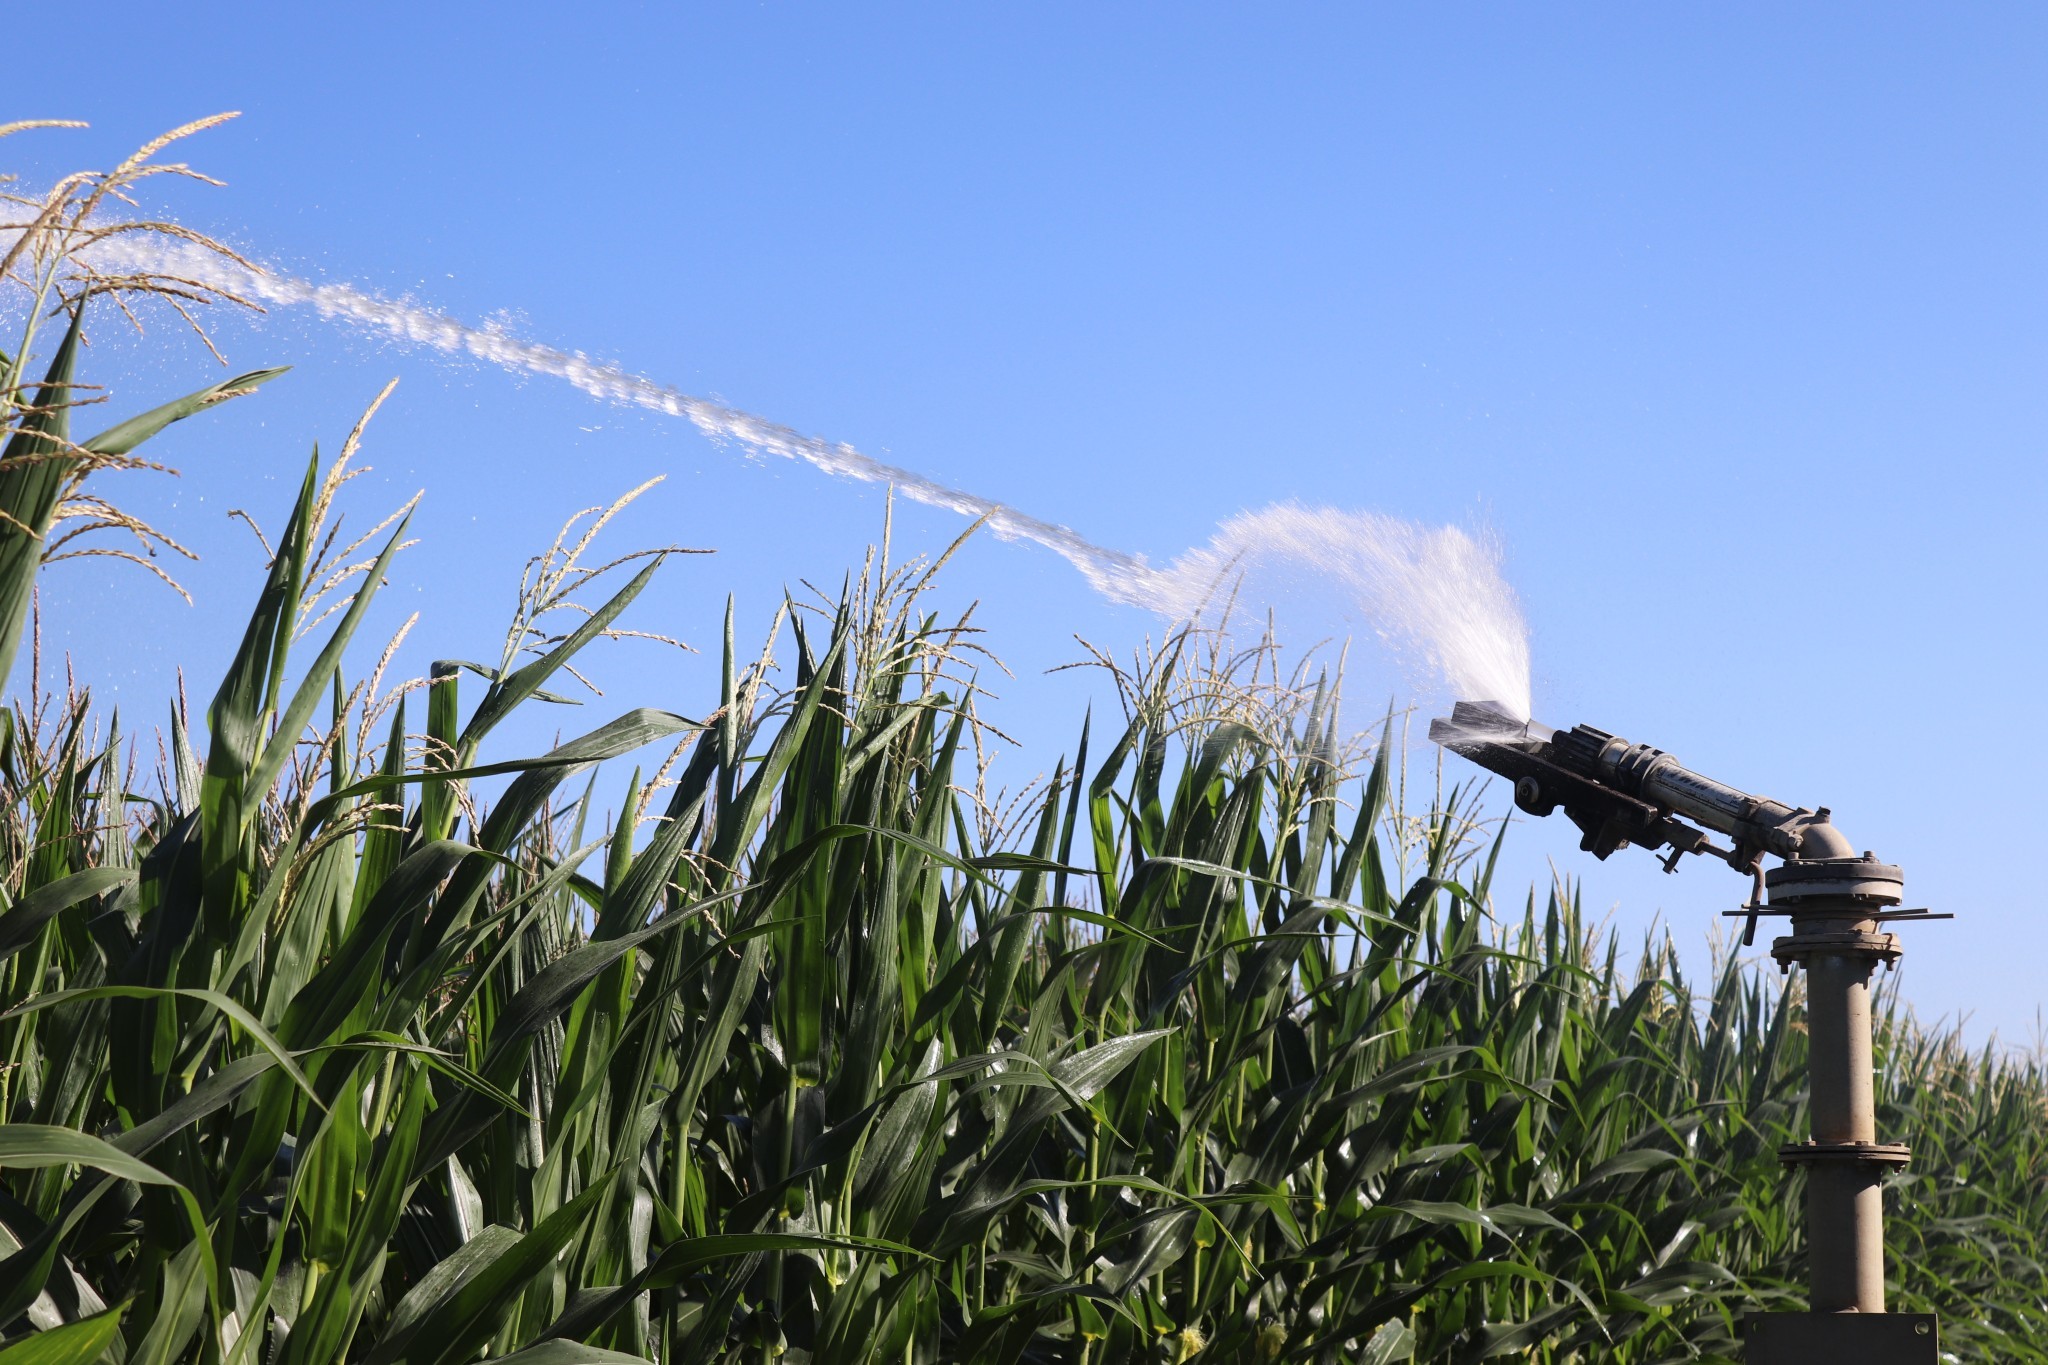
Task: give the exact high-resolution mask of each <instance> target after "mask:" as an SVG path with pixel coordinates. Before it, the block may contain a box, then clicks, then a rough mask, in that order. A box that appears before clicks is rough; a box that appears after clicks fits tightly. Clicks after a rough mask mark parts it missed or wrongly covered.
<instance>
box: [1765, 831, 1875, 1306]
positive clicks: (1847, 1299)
mask: <svg viewBox="0 0 2048 1365" xmlns="http://www.w3.org/2000/svg"><path fill="white" fill-rule="evenodd" d="M1767 880H1768V882H1769V883H1770V887H1771V904H1772V906H1773V907H1781V908H1783V909H1786V910H1789V911H1790V912H1791V915H1792V926H1793V932H1792V934H1791V935H1790V936H1789V937H1786V938H1781V939H1778V940H1777V941H1776V942H1775V943H1773V944H1772V945H1771V955H1772V956H1773V957H1775V958H1776V959H1777V960H1778V962H1779V963H1780V964H1781V965H1782V966H1784V968H1785V969H1786V970H1787V971H1789V970H1791V969H1792V968H1793V967H1795V966H1797V967H1803V968H1805V969H1806V1028H1807V1045H1808V1046H1807V1078H1808V1096H1809V1098H1808V1108H1809V1112H1810V1117H1811V1123H1812V1137H1811V1138H1810V1139H1809V1140H1808V1141H1806V1142H1802V1143H1795V1144H1793V1145H1792V1146H1790V1147H1786V1148H1784V1149H1782V1150H1781V1151H1780V1153H1779V1155H1780V1157H1781V1158H1782V1159H1783V1160H1784V1161H1785V1162H1786V1163H1787V1164H1788V1165H1798V1166H1803V1167H1804V1168H1805V1170H1806V1239H1807V1255H1808V1276H1809V1289H1810V1297H1811V1308H1812V1311H1813V1312H1816V1313H1882V1312H1884V1311H1885V1302H1884V1198H1883V1190H1882V1183H1883V1180H1884V1174H1885V1172H1886V1171H1887V1170H1890V1169H1893V1168H1895V1167H1897V1166H1900V1165H1903V1164H1904V1163H1905V1160H1906V1156H1907V1152H1906V1149H1905V1147H1904V1146H1903V1145H1900V1144H1896V1143H1881V1142H1879V1141H1878V1140H1877V1105H1876V1082H1875V1070H1876V1068H1875V1066H1874V1059H1873V1056H1872V1044H1871V1019H1870V977H1871V973H1872V971H1873V970H1874V969H1875V968H1876V967H1877V964H1878V963H1880V962H1887V963H1888V962H1893V961H1896V960H1897V958H1898V955H1899V947H1898V939H1897V938H1896V937H1895V936H1893V935H1891V934H1888V933H1884V932H1882V923H1883V922H1882V921H1881V920H1880V919H1878V918H1877V916H1879V915H1880V914H1881V913H1882V912H1883V910H1884V908H1885V907H1887V906H1893V905H1897V904H1898V903H1899V898H1900V895H1901V893H1902V878H1901V877H1900V874H1899V870H1898V869H1897V868H1895V867H1889V866H1886V865H1884V864H1881V863H1878V862H1876V861H1875V860H1874V859H1869V858H1867V856H1866V858H1860V859H1859V858H1827V859H1813V860H1807V861H1793V862H1788V863H1786V864H1785V865H1784V866H1783V867H1780V868H1776V869H1774V870H1773V871H1772V872H1771V873H1769V874H1768V875H1767Z"/></svg>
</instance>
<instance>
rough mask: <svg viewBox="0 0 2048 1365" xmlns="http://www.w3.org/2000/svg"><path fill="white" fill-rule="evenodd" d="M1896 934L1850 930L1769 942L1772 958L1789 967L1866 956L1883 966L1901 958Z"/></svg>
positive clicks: (1797, 935)
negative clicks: (1824, 959) (1821, 959)
mask: <svg viewBox="0 0 2048 1365" xmlns="http://www.w3.org/2000/svg"><path fill="white" fill-rule="evenodd" d="M1905 953H1906V950H1905V949H1904V948H1901V947H1900V946H1899V936H1898V935H1897V934H1872V933H1862V932H1859V931H1855V930H1850V931H1846V932H1842V933H1833V934H1792V935H1790V936H1789V937H1786V938H1774V939H1772V940H1771V956H1772V957H1773V958H1776V959H1777V961H1778V965H1779V966H1782V967H1790V966H1791V965H1792V964H1793V963H1795V962H1804V961H1806V959H1808V958H1810V957H1867V958H1869V959H1870V960H1871V961H1873V962H1882V963H1884V964H1885V965H1886V966H1890V965H1891V964H1892V963H1894V962H1897V961H1898V960H1899V959H1900V958H1901V957H1904V956H1905Z"/></svg>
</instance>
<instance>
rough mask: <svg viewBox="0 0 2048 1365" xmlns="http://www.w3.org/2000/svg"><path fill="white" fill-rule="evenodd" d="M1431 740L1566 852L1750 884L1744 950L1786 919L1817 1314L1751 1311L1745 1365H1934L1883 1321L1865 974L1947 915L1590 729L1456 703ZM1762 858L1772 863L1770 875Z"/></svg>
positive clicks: (1825, 835)
mask: <svg viewBox="0 0 2048 1365" xmlns="http://www.w3.org/2000/svg"><path fill="white" fill-rule="evenodd" d="M1429 737H1430V739H1432V740H1434V741H1435V742H1436V743H1438V744H1440V745H1442V746H1443V747H1444V748H1446V749H1449V750H1450V751H1451V752H1453V753H1456V754H1459V755H1461V756H1463V757H1465V758H1468V759H1470V760H1471V761H1472V762H1474V763H1476V764H1478V765H1479V766H1480V767H1482V768H1485V769H1487V770H1488V771H1489V772H1494V773H1498V774H1499V775H1500V776H1502V777H1505V778H1507V779H1508V780H1509V781H1510V782H1512V783H1514V789H1515V804H1516V805H1517V806H1519V807H1520V808H1521V809H1522V810H1524V811H1527V812H1528V813H1529V814H1531V815H1539V816H1541V815H1549V814H1551V813H1553V812H1554V811H1557V810H1563V811H1564V813H1565V815H1566V816H1568V817H1569V818H1570V819H1571V821H1572V823H1573V824H1575V825H1577V826H1578V827H1579V832H1580V834H1581V836H1582V837H1581V838H1580V840H1579V847H1580V848H1582V849H1584V850H1585V851H1586V852H1588V853H1591V854H1592V855H1593V856H1594V857H1596V858H1602V859H1604V858H1607V857H1608V856H1609V855H1611V854H1612V853H1614V852H1615V850H1617V849H1622V848H1627V847H1628V846H1629V845H1631V844H1634V845H1637V846H1638V847H1641V848H1645V849H1649V850H1651V851H1652V852H1655V851H1656V850H1658V849H1669V850H1670V851H1669V853H1667V854H1665V855H1663V856H1662V858H1661V859H1660V861H1662V862H1663V864H1664V870H1665V871H1666V872H1675V871H1677V870H1678V863H1679V860H1680V859H1682V858H1683V857H1684V856H1685V855H1686V854H1688V853H1695V854H1699V855H1702V856H1711V857H1714V858H1718V859H1720V860H1721V861H1723V862H1725V863H1727V864H1728V865H1729V866H1730V867H1732V868H1734V869H1735V870H1736V871H1738V872H1742V873H1746V874H1748V875H1749V876H1750V878H1751V879H1752V883H1751V885H1752V890H1751V894H1750V897H1749V902H1748V904H1746V905H1744V906H1743V907H1742V908H1741V909H1740V910H1733V911H1729V912H1727V913H1729V914H1730V915H1735V916H1740V917H1743V918H1744V919H1745V920H1746V921H1747V923H1746V926H1745V929H1744V932H1743V937H1742V941H1743V943H1744V944H1749V943H1751V942H1753V941H1754V939H1755V934H1756V921H1757V917H1758V916H1759V915H1781V916H1786V917H1789V918H1790V920H1791V922H1792V932H1791V934H1789V935H1787V936H1785V937H1782V938H1778V939H1776V940H1774V941H1773V942H1772V944H1771V956H1772V957H1773V958H1775V959H1776V960H1777V962H1778V964H1779V965H1780V967H1782V968H1783V969H1784V970H1785V971H1788V972H1789V971H1790V970H1792V968H1793V967H1795V966H1798V967H1803V968H1805V969H1806V973H1807V1027H1808V1037H1809V1047H1808V1079H1809V1087H1810V1096H1811V1099H1810V1105H1809V1108H1810V1110H1811V1114H1812V1121H1813V1136H1812V1137H1811V1138H1810V1139H1809V1140H1808V1141H1806V1142H1797V1143H1792V1144H1789V1145H1788V1146H1785V1147H1782V1148H1780V1149H1779V1152H1778V1156H1779V1159H1780V1160H1781V1161H1782V1162H1783V1163H1784V1164H1785V1165H1787V1166H1788V1167H1798V1168H1802V1169H1803V1170H1804V1171H1805V1172H1806V1236H1807V1252H1808V1265H1809V1278H1810V1295H1809V1298H1810V1305H1809V1306H1810V1307H1811V1309H1812V1311H1811V1312H1807V1313H1762V1314H1755V1315H1752V1316H1751V1317H1750V1318H1749V1319H1748V1320H1747V1321H1746V1323H1745V1324H1744V1327H1745V1334H1746V1336H1747V1341H1746V1343H1745V1347H1744V1359H1745V1360H1746V1361H1747V1362H1748V1363H1749V1365H1835V1362H1841V1365H1849V1363H1850V1362H1855V1363H1856V1365H1933V1362H1935V1361H1936V1360H1937V1359H1938V1358H1939V1350H1940V1347H1939V1339H1940V1333H1939V1329H1938V1325H1937V1323H1936V1322H1935V1319H1934V1316H1933V1315H1932V1314H1921V1313H1886V1312H1885V1307H1884V1228H1883V1212H1884V1210H1883V1202H1882V1185H1883V1181H1884V1177H1885V1176H1886V1175H1887V1174H1889V1173H1891V1172H1893V1171H1896V1170H1897V1169H1899V1168H1900V1167H1902V1166H1904V1165H1905V1164H1906V1161H1907V1159H1908V1157H1909V1155H1910V1154H1909V1153H1908V1151H1907V1149H1906V1146H1905V1144H1904V1143H1896V1142H1879V1141H1878V1140H1877V1132H1876V1127H1877V1121H1876V1102H1875V1094H1874V1085H1873V1076H1874V1066H1873V1057H1872V1046H1871V1020H1870V976H1871V973H1872V971H1873V970H1874V969H1875V967H1876V966H1877V964H1878V963H1880V962H1882V963H1884V964H1885V966H1886V967H1890V966H1891V965H1892V964H1893V963H1895V962H1897V961H1898V959H1899V956H1900V953H1901V949H1900V947H1899V940H1898V936H1897V935H1896V934H1893V933H1890V932H1888V931H1887V929H1886V927H1885V926H1886V924H1887V923H1888V922H1891V921H1898V920H1927V919H1948V918H1950V916H1948V915H1934V914H1930V913H1928V912H1927V911H1925V910H1900V909H1898V908H1897V906H1898V905H1899V902H1900V900H1901V898H1902V894H1903V890H1904V885H1905V878H1904V875H1903V874H1902V873H1901V872H1900V871H1899V869H1898V868H1896V867H1893V866H1891V865H1889V864H1886V863H1880V862H1879V861H1877V858H1876V856H1875V855H1874V854H1870V853H1864V854H1862V855H1861V856H1860V857H1859V856H1858V855H1857V853H1856V851H1855V846H1854V845H1853V844H1851V843H1850V842H1849V840H1848V839H1847V838H1846V837H1845V836H1844V835H1843V834H1842V832H1841V831H1840V830H1838V829H1836V828H1835V827H1834V825H1833V824H1832V823H1831V822H1830V819H1829V812H1828V808H1827V807H1826V806H1819V807H1815V808H1812V809H1808V808H1806V807H1803V806H1787V805H1785V804H1783V803H1782V802H1778V801H1773V800H1770V799H1769V798H1768V797H1761V796H1751V795H1750V794H1749V793H1747V792H1743V791H1739V790H1737V789H1736V788H1734V787H1730V786H1727V785H1726V784H1724V783H1721V782H1717V781H1715V780H1714V779H1713V778H1710V777H1705V776H1702V775H1701V774H1699V773H1696V772H1693V771H1692V770H1690V769H1688V768H1686V767H1684V766H1682V765H1681V764H1680V763H1679V762H1678V761H1677V760H1676V759H1674V758H1672V757H1671V755H1669V754H1667V753H1665V752H1664V751H1663V750H1661V749H1653V748H1651V747H1650V746H1649V745H1647V744H1632V743H1630V742H1629V741H1628V740H1625V739H1619V738H1616V737H1615V736H1613V735H1610V734H1608V733H1607V732H1606V731H1605V730H1596V729H1594V728H1593V727H1591V726H1589V725H1579V726H1574V727H1573V728H1572V729H1569V730H1553V729H1552V728H1550V727H1549V726H1547V725H1541V724H1538V723H1537V722H1535V721H1532V720H1518V719H1516V718H1515V717H1514V716H1513V715H1512V714H1511V713H1510V712H1509V711H1508V709H1507V708H1506V707H1504V706H1501V705H1500V704H1498V703H1496V702H1484V701H1479V702H1474V701H1461V702H1459V703H1458V704H1457V705H1456V706H1454V707H1453V708H1452V710H1451V714H1450V715H1449V716H1448V717H1447V718H1444V719H1439V720H1434V721H1431V722H1430V726H1429ZM1711 834H1719V835H1722V836H1724V837H1725V838H1726V839H1727V840H1728V842H1727V844H1726V845H1725V846H1724V845H1721V844H1717V843H1715V842H1714V840H1713V838H1712V837H1711ZM1767 854H1768V855H1770V856H1773V857H1776V858H1778V859H1780V860H1781V862H1780V865H1779V866H1777V867H1774V868H1771V869H1769V870H1768V871H1767V870H1765V868H1764V865H1763V860H1764V857H1765V855H1767ZM1766 895H1768V902H1766Z"/></svg>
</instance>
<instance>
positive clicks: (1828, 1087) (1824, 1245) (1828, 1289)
mask: <svg viewBox="0 0 2048 1365" xmlns="http://www.w3.org/2000/svg"><path fill="white" fill-rule="evenodd" d="M1828 923H1829V925H1830V926H1831V927H1832V926H1834V925H1841V926H1842V930H1846V931H1848V932H1860V931H1865V930H1868V929H1874V928H1875V927H1876V926H1875V925H1874V924H1871V923H1870V922H1869V921H1867V920H1862V921H1850V922H1848V923H1844V922H1843V921H1839V920H1831V921H1828ZM1838 932H1839V931H1838ZM1805 965H1806V1000H1807V1011H1806V1019H1807V1037H1808V1047H1809V1061H1808V1075H1809V1077H1810V1078H1811V1090H1812V1098H1811V1101H1810V1108H1811V1111H1812V1116H1813V1138H1814V1141H1815V1143H1816V1144H1820V1143H1829V1144H1832V1143H1859V1144H1861V1143H1875V1142H1876V1141H1877V1110H1876V1097H1875V1094H1874V1093H1873V1092H1874V1086H1873V1081H1872V1076H1873V1072H1874V1067H1873V1066H1872V1061H1871V1037H1870V969H1871V967H1872V965H1873V963H1872V960H1871V959H1870V958H1868V957H1863V956H1852V955H1849V954H1842V953H1819V954H1816V955H1814V956H1812V957H1809V958H1807V959H1806V964H1805ZM1881 1177H1882V1171H1881V1168H1880V1169H1872V1168H1870V1167H1868V1166H1867V1165H1866V1164H1865V1163H1864V1162H1861V1161H1855V1160H1846V1161H1845V1160H1835V1161H1825V1162H1814V1163H1812V1164H1811V1165H1809V1167H1808V1169H1807V1173H1806V1180H1807V1196H1806V1236H1807V1243H1808V1246H1809V1249H1810V1254H1811V1256H1812V1290H1813V1311H1814V1312H1816V1313H1882V1312H1883V1311H1884V1231H1883V1218H1884V1208H1883V1202H1882V1197H1881V1194H1880V1192H1879V1188H1878V1182H1879V1180H1880V1179H1881Z"/></svg>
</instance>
